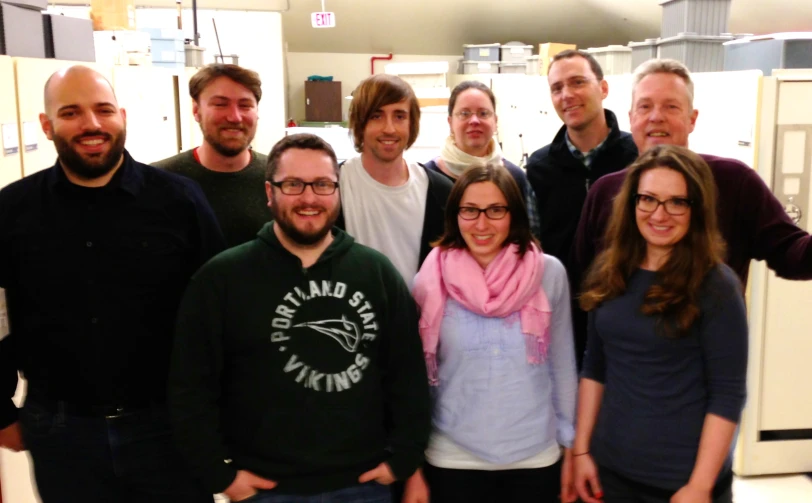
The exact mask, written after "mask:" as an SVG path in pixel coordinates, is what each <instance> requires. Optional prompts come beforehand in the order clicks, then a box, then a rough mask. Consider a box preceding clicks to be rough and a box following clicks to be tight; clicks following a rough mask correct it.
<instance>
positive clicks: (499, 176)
mask: <svg viewBox="0 0 812 503" xmlns="http://www.w3.org/2000/svg"><path fill="white" fill-rule="evenodd" d="M481 182H492V183H493V184H494V185H496V187H497V188H499V190H500V191H502V194H503V195H504V196H505V201H507V207H508V213H509V214H510V232H508V236H507V238H506V239H505V242H504V246H507V245H508V244H516V245H518V247H519V255H520V256H523V255H524V253H525V252H526V251H527V249H528V248H529V247H530V244H531V243H535V244H536V246H538V241H536V238H534V237H533V234H532V233H531V232H530V219H529V218H528V216H527V206H525V204H524V198H523V197H522V192H521V190H519V186H518V185H517V184H516V180H514V179H513V175H511V174H510V172H509V171H508V170H507V169H506V168H505V167H504V166H502V163H501V162H499V161H497V162H490V163H488V164H485V165H479V166H473V167H471V168H468V169H467V170H465V172H464V173H463V174H462V175H461V176H460V177H459V178H457V181H456V182H454V186H453V187H452V188H451V193H450V194H449V195H448V201H447V202H446V205H445V232H444V233H443V235H442V236H440V238H439V239H438V240H437V241H434V242H433V243H431V245H432V246H439V247H441V248H461V249H464V248H467V247H468V245H466V244H465V239H464V238H463V237H462V232H460V225H459V222H458V221H457V214H458V213H459V211H460V202H462V196H463V195H464V194H465V189H467V188H468V187H469V186H471V185H473V184H475V183H481Z"/></svg>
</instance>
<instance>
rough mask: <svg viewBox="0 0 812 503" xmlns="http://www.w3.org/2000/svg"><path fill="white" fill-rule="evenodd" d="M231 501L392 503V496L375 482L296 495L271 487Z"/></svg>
mask: <svg viewBox="0 0 812 503" xmlns="http://www.w3.org/2000/svg"><path fill="white" fill-rule="evenodd" d="M233 503H392V496H391V493H390V491H389V488H388V487H387V486H382V485H380V484H378V483H377V482H367V483H366V484H362V485H358V486H352V487H347V488H344V489H339V490H338V491H331V492H328V493H321V494H313V495H310V496H297V495H291V494H280V493H278V492H276V491H274V490H273V489H272V490H270V491H261V492H260V493H258V494H256V495H254V496H252V497H250V498H248V499H247V500H240V501H238V502H233Z"/></svg>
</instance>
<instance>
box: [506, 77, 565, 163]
mask: <svg viewBox="0 0 812 503" xmlns="http://www.w3.org/2000/svg"><path fill="white" fill-rule="evenodd" d="M492 89H493V92H494V95H495V96H496V114H497V115H498V117H499V123H498V133H499V141H500V142H501V143H502V153H503V155H504V156H505V158H506V159H508V160H509V161H511V162H513V163H515V164H520V163H522V157H523V154H527V155H528V156H529V155H531V154H532V153H533V152H535V151H536V150H538V149H539V148H541V147H543V146H545V145H547V144H548V143H550V142H551V141H553V138H554V137H555V134H556V133H557V132H558V130H559V128H560V127H561V125H562V122H561V120H560V119H559V118H558V115H556V113H555V109H554V108H553V104H552V100H551V99H550V89H549V87H548V86H547V77H544V76H535V75H534V76H527V75H496V76H494V78H493V85H492Z"/></svg>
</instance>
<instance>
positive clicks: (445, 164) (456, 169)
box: [425, 80, 541, 238]
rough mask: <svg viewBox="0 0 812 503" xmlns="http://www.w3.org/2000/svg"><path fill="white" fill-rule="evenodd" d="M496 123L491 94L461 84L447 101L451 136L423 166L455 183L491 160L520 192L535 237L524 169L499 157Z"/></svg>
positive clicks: (469, 83)
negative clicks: (437, 153) (505, 169)
mask: <svg viewBox="0 0 812 503" xmlns="http://www.w3.org/2000/svg"><path fill="white" fill-rule="evenodd" d="M497 120H498V118H497V116H496V97H495V96H494V95H493V91H491V90H490V88H489V87H488V86H486V85H485V84H483V83H482V82H478V81H475V80H467V81H465V82H461V83H460V84H458V85H457V87H455V88H454V89H453V90H452V91H451V97H450V98H449V100H448V125H449V126H450V128H451V134H450V135H449V137H448V138H447V139H446V142H445V145H444V146H443V150H442V152H441V153H440V157H437V158H436V159H432V160H431V161H429V162H427V163H426V164H425V166H426V168H428V169H431V170H434V171H437V172H438V173H442V174H444V175H446V176H447V177H448V178H450V179H451V181H455V180H456V179H457V178H459V177H460V175H462V174H463V173H464V172H465V171H466V170H467V169H468V168H470V167H471V166H477V165H484V164H488V163H489V162H492V161H496V162H499V163H501V164H502V165H503V166H504V167H505V168H507V170H508V172H510V174H511V175H512V176H513V179H514V180H515V181H516V184H517V185H518V186H519V189H520V190H521V192H522V198H523V199H524V203H525V206H526V207H527V216H528V218H529V219H530V231H531V232H532V233H533V235H534V236H536V238H538V237H539V234H540V233H541V223H540V220H539V218H540V217H539V214H538V210H537V208H536V195H535V194H534V193H533V189H532V188H531V187H530V184H529V183H528V182H527V175H525V173H524V170H523V169H521V168H520V167H518V166H516V165H515V164H513V163H512V162H510V161H508V160H507V159H505V158H504V157H502V150H501V149H500V148H499V143H497V141H496V139H495V138H494V133H495V132H496V122H497Z"/></svg>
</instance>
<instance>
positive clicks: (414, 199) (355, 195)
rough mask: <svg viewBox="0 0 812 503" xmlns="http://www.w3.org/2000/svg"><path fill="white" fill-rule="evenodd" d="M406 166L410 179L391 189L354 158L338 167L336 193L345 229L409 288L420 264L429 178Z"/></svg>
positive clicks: (415, 166) (419, 168)
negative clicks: (388, 262) (379, 255)
mask: <svg viewBox="0 0 812 503" xmlns="http://www.w3.org/2000/svg"><path fill="white" fill-rule="evenodd" d="M408 167H409V180H408V181H406V183H405V184H403V185H401V186H398V187H390V186H388V185H384V184H382V183H380V182H378V181H376V180H375V179H374V178H372V177H371V176H370V175H369V173H367V171H366V170H365V169H364V166H363V165H362V164H361V158H360V157H355V158H353V159H350V160H348V161H347V162H345V163H344V165H343V166H342V167H341V178H340V179H339V184H340V189H339V190H340V192H341V207H342V211H343V212H344V223H345V225H346V229H345V230H346V231H347V232H348V233H349V234H350V235H351V236H352V237H354V238H355V240H356V241H358V242H359V243H361V244H363V245H366V246H369V247H370V248H374V249H375V250H378V251H379V252H381V253H383V254H384V255H386V256H387V257H388V258H389V260H391V261H392V264H394V266H395V268H396V269H397V270H398V272H399V273H400V274H401V276H403V279H404V280H405V281H406V284H407V285H409V287H411V285H412V281H413V280H414V276H415V274H417V266H418V263H419V261H420V240H421V237H422V235H423V218H424V217H425V213H426V197H427V193H428V190H429V177H428V175H427V174H426V171H425V170H424V169H423V168H422V167H421V166H420V165H419V164H417V163H410V164H408Z"/></svg>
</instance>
